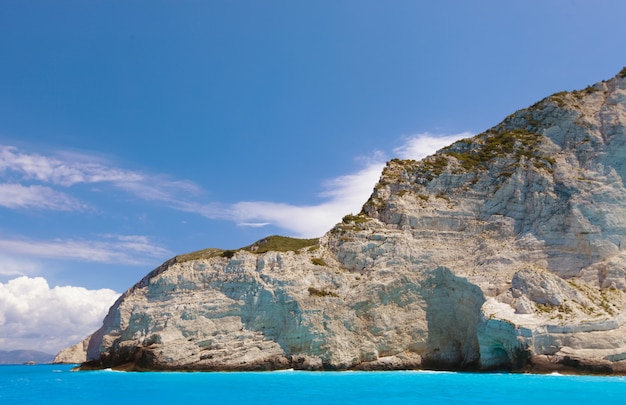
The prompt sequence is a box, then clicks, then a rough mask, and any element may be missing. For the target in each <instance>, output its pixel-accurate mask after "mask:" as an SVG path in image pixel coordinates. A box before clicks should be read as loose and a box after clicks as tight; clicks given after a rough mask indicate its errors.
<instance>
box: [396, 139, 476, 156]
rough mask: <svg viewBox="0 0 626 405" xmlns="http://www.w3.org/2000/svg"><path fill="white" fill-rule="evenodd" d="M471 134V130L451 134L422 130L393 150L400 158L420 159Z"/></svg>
mask: <svg viewBox="0 0 626 405" xmlns="http://www.w3.org/2000/svg"><path fill="white" fill-rule="evenodd" d="M472 136H474V134H472V133H471V132H462V133H460V134H453V135H433V134H430V133H428V132H424V133H422V134H418V135H413V136H410V137H408V138H407V139H406V141H405V143H404V145H402V146H399V147H397V148H395V149H394V150H393V151H394V153H395V155H396V156H397V157H399V158H400V159H414V160H420V159H423V158H425V157H426V156H428V155H432V154H433V153H435V152H437V151H438V150H439V149H441V148H443V147H445V146H448V145H450V144H452V143H454V142H456V141H458V140H459V139H464V138H470V137H472Z"/></svg>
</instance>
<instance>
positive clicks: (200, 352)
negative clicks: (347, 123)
mask: <svg viewBox="0 0 626 405" xmlns="http://www.w3.org/2000/svg"><path fill="white" fill-rule="evenodd" d="M625 126H626V70H623V71H622V72H620V74H618V75H617V76H616V77H615V78H613V79H611V80H608V81H603V82H601V83H598V84H595V85H593V86H590V87H588V88H587V89H584V90H581V91H575V92H567V93H566V92H564V93H558V94H555V95H552V96H550V97H547V98H545V99H544V100H541V101H540V102H538V103H536V104H535V105H533V106H531V107H529V108H527V109H524V110H520V111H518V112H516V113H514V114H512V115H511V116H509V117H507V118H506V119H505V120H504V121H503V122H502V123H500V124H499V125H497V126H495V127H494V128H491V129H489V130H488V131H486V132H484V133H482V134H479V135H477V136H476V137H474V138H471V139H465V140H461V141H458V142H456V143H455V144H453V145H451V146H449V147H447V148H444V149H442V150H440V151H439V152H438V153H437V154H435V155H433V156H430V157H427V158H425V159H423V160H422V161H419V162H417V161H408V160H392V161H390V162H389V163H388V164H387V167H386V168H385V169H384V171H383V173H382V176H381V179H380V181H379V183H378V184H377V185H376V188H375V190H374V192H373V194H372V196H371V198H370V199H369V200H368V201H367V202H366V203H365V204H364V206H363V211H362V212H361V213H360V214H358V215H348V216H346V217H345V218H344V221H343V222H342V223H340V224H338V225H336V226H335V227H334V228H333V229H331V230H330V231H329V232H328V233H327V234H326V235H324V236H323V237H322V238H321V239H320V240H319V242H316V241H308V242H307V243H305V244H304V245H303V246H300V247H293V246H288V247H285V246H280V243H286V240H278V242H280V243H279V245H277V247H276V249H275V250H278V251H265V250H266V249H265V248H264V246H268V244H271V243H274V242H276V240H275V239H273V238H269V239H268V240H265V241H261V242H259V243H257V244H255V245H253V246H251V247H248V248H246V249H242V250H238V251H221V250H218V249H208V250H206V251H202V252H195V253H193V254H189V255H182V256H178V257H176V258H174V259H172V260H170V261H168V262H166V263H164V264H163V265H162V266H161V267H159V268H158V269H156V270H154V271H153V272H152V273H150V274H148V275H147V276H146V277H145V278H144V279H143V280H141V281H140V282H139V283H138V284H137V285H135V286H134V287H133V288H131V289H130V290H129V291H127V292H126V293H125V294H124V295H123V296H122V297H121V298H120V299H119V300H118V301H117V302H116V304H115V305H114V306H113V307H112V308H111V310H110V312H109V314H108V315H107V317H106V319H105V320H104V324H103V326H102V328H101V329H100V330H98V331H97V332H96V333H95V334H94V335H93V336H91V337H90V339H88V340H87V341H86V343H88V351H87V359H88V360H90V362H88V363H86V364H85V365H84V366H83V367H84V368H89V367H118V368H125V369H166V370H167V369H172V370H179V369H190V370H271V369H283V368H295V369H311V370H335V369H366V370H375V369H407V368H410V369H413V368H428V369H453V370H516V371H538V372H541V371H573V372H583V373H594V372H598V373H624V372H626V323H625V319H624V304H625V303H626V278H625V269H626V252H625V249H626V189H625V187H624V178H625V177H626V127H625ZM280 250H284V251H280Z"/></svg>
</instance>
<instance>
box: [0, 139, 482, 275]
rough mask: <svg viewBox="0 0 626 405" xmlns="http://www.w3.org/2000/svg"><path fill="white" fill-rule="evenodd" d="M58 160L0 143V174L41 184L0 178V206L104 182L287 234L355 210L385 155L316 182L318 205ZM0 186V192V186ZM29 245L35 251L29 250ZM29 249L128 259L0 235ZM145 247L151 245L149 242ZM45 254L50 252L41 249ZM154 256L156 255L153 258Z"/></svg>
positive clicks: (51, 204) (75, 205)
mask: <svg viewBox="0 0 626 405" xmlns="http://www.w3.org/2000/svg"><path fill="white" fill-rule="evenodd" d="M470 136H472V134H471V133H469V132H464V133H460V134H453V135H433V134H430V133H422V134H417V135H413V136H408V137H406V138H405V139H404V142H403V144H402V145H401V146H399V147H397V148H395V149H394V150H393V156H394V157H400V158H402V159H421V158H423V157H425V156H427V155H430V154H432V153H434V152H436V151H437V150H438V149H440V148H442V147H444V146H446V145H449V144H450V143H452V142H454V141H456V140H458V139H461V138H467V137H470ZM60 156H61V158H58V157H51V156H43V155H40V154H33V153H23V152H21V151H19V150H18V149H16V148H15V147H11V146H0V176H3V175H4V176H5V177H9V175H10V177H11V178H13V179H16V178H17V179H20V180H23V181H39V182H43V183H45V184H44V185H37V184H28V185H22V184H17V182H13V183H11V184H0V194H1V195H0V206H4V207H7V208H31V207H32V208H42V209H51V210H81V209H85V208H86V207H87V205H86V204H84V203H81V202H80V201H79V200H78V199H75V198H73V197H72V196H70V195H68V194H66V193H64V192H62V191H60V190H58V189H56V188H53V187H70V186H72V185H75V184H79V183H108V184H111V185H112V186H113V187H116V188H118V189H120V190H124V191H126V192H128V193H130V194H132V195H134V196H136V197H138V198H141V199H143V200H144V201H153V202H160V203H163V204H165V205H166V206H168V207H169V208H171V209H173V210H177V211H183V212H189V213H194V214H197V215H201V216H204V217H205V218H209V219H222V220H228V221H233V222H235V223H236V224H237V225H239V226H247V227H262V226H267V225H274V226H277V227H280V228H282V229H284V230H285V231H287V232H288V233H290V234H292V235H294V236H300V237H313V236H319V235H322V234H323V233H324V232H326V231H327V230H329V229H330V228H331V227H332V226H333V225H334V224H336V223H337V222H339V221H340V220H341V217H342V216H343V215H345V214H348V213H356V212H359V211H360V210H361V206H362V204H363V203H364V202H365V201H366V200H367V199H368V197H369V196H370V194H371V193H372V191H373V188H374V186H375V185H376V182H377V181H378V178H379V176H380V174H381V171H382V169H383V167H384V162H385V161H386V160H388V158H389V157H388V156H387V155H386V154H385V153H384V152H381V151H376V152H374V153H373V154H372V156H370V157H367V158H361V160H362V161H364V162H365V163H364V166H363V167H362V168H361V169H360V170H358V171H356V172H355V173H350V174H346V175H342V176H338V177H336V178H334V179H329V180H327V181H325V182H323V184H321V187H322V191H321V192H320V193H319V195H318V197H320V198H321V199H322V202H321V203H319V204H311V205H293V204H289V203H285V202H276V201H241V202H238V203H235V204H231V205H227V204H223V203H220V202H206V201H202V200H201V196H202V194H203V193H202V189H201V188H200V187H199V186H198V185H196V184H194V183H193V182H190V181H186V180H176V179H171V178H169V177H167V176H163V175H153V174H145V173H140V172H137V171H131V170H125V169H120V168H116V167H114V166H112V165H110V164H107V162H106V161H103V160H102V159H95V158H94V159H92V161H90V157H89V156H85V155H80V156H78V158H77V157H76V156H74V155H67V154H60ZM3 190H4V191H5V192H4V193H2V191H3ZM33 246H35V249H34V250H33ZM3 248H10V249H16V250H24V251H26V250H28V251H30V252H35V253H37V252H38V253H37V254H39V255H42V256H43V255H44V254H47V255H48V257H50V255H54V256H55V257H56V256H59V257H61V256H62V257H74V258H77V259H81V260H92V261H102V262H113V261H116V260H117V261H121V262H124V263H132V262H134V260H133V257H134V253H136V252H133V254H129V253H128V252H126V251H125V250H124V249H120V246H117V245H115V244H113V243H112V242H110V241H100V242H84V241H72V240H69V241H52V242H50V241H47V242H46V241H39V242H38V241H17V240H0V249H3ZM148 251H155V250H154V248H153V247H150V248H148ZM46 252H49V253H46ZM159 255H160V254H156V256H159Z"/></svg>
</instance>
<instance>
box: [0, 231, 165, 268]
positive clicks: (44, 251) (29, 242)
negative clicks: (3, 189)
mask: <svg viewBox="0 0 626 405" xmlns="http://www.w3.org/2000/svg"><path fill="white" fill-rule="evenodd" d="M0 252H5V254H11V255H20V256H28V257H39V258H49V259H73V260H79V261H85V262H98V263H115V264H126V265H145V263H146V261H149V260H154V259H162V258H163V257H167V256H170V255H171V252H170V251H169V250H167V249H165V248H163V247H160V246H156V245H154V244H153V243H151V242H150V240H149V239H148V238H147V237H144V236H127V235H104V236H103V237H102V239H100V240H71V239H69V240H61V239H57V240H35V239H25V238H22V239H18V238H11V239H0Z"/></svg>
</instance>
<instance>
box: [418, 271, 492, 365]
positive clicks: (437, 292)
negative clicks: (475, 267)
mask: <svg viewBox="0 0 626 405" xmlns="http://www.w3.org/2000/svg"><path fill="white" fill-rule="evenodd" d="M424 299H425V301H426V306H427V308H426V313H427V315H426V319H427V321H428V345H427V346H428V347H429V351H427V352H426V353H424V354H423V355H422V358H423V366H424V368H428V369H436V370H475V369H477V368H478V364H479V360H480V351H479V345H478V339H477V336H476V330H477V327H478V325H479V323H480V322H481V320H482V315H481V307H482V305H483V303H484V302H485V297H484V295H483V293H482V291H481V290H480V288H479V287H478V286H476V285H474V284H471V283H469V282H468V281H467V280H466V279H465V278H461V277H457V276H456V275H455V274H454V273H452V271H450V270H449V269H447V268H445V267H438V268H437V269H435V270H433V271H432V273H431V275H430V277H429V278H428V279H427V280H426V283H425V284H424Z"/></svg>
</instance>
